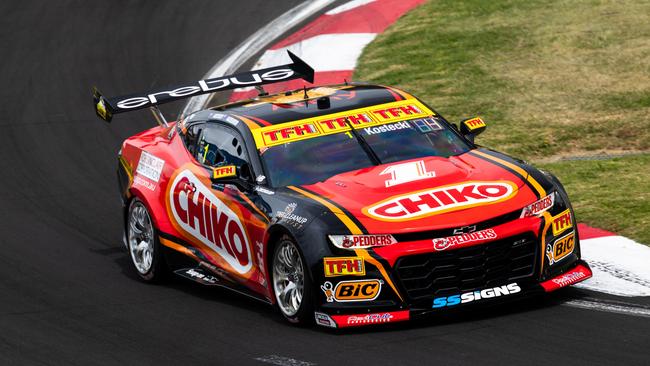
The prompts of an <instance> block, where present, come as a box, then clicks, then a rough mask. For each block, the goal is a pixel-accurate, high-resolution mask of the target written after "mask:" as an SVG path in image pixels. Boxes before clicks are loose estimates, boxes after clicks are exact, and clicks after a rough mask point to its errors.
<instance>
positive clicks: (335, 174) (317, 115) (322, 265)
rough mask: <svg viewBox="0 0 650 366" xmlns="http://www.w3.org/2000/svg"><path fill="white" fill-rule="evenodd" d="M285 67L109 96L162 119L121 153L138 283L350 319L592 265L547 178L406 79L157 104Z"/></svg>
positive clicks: (480, 300)
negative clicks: (169, 281)
mask: <svg viewBox="0 0 650 366" xmlns="http://www.w3.org/2000/svg"><path fill="white" fill-rule="evenodd" d="M290 56H291V58H292V63H290V64H287V65H281V66H277V67H273V68H267V69H263V70H256V71H251V72H245V73H240V74H236V75H228V76H224V77H221V78H215V79H206V80H200V81H198V82H196V83H191V84H186V85H180V86H175V87H172V88H167V89H160V90H155V91H150V92H145V93H139V94H132V95H127V96H123V97H116V98H105V97H104V96H102V95H101V94H100V93H99V92H98V91H96V90H95V93H94V105H95V110H96V112H97V115H98V116H100V117H101V118H102V119H104V120H106V121H110V120H111V118H112V117H113V115H114V114H117V113H121V112H127V111H131V110H136V109H141V108H152V110H153V111H154V114H155V115H156V116H157V119H158V121H159V124H160V126H158V127H155V128H152V129H149V130H147V131H144V132H142V133H139V134H137V135H135V136H133V137H130V138H128V139H127V140H126V141H124V143H123V144H122V147H121V149H120V152H119V157H118V160H119V164H118V177H119V179H118V180H119V189H120V193H121V196H122V199H123V202H124V227H125V230H124V237H125V244H126V247H127V249H128V252H129V254H130V257H131V259H132V262H133V266H134V268H135V270H136V271H137V273H138V274H139V275H140V277H141V278H142V279H143V280H145V281H151V282H153V281H159V280H161V279H163V278H164V277H165V276H166V275H167V274H168V273H172V272H173V273H175V274H177V275H180V276H183V277H185V278H188V279H190V280H193V281H196V282H199V283H201V284H204V285H208V286H224V287H228V288H231V289H234V290H236V291H238V292H241V293H244V294H247V295H249V296H252V297H254V298H256V299H259V300H261V301H264V302H267V303H269V304H274V305H276V306H277V307H278V308H279V310H280V312H281V313H282V315H283V316H284V317H285V318H286V319H287V320H289V321H291V322H294V323H302V324H306V323H312V322H314V321H315V322H316V324H319V325H323V326H328V327H350V326H361V325H368V324H378V323H389V322H397V321H403V320H408V319H411V318H414V317H418V316H423V315H426V314H430V313H438V312H443V311H445V310H447V309H451V308H461V307H470V306H478V305H481V304H491V303H495V302H498V301H505V300H509V299H517V298H520V297H522V296H525V295H527V294H536V293H543V292H550V291H553V290H556V289H559V288H561V287H564V286H568V285H571V284H574V283H576V282H579V281H582V280H585V279H587V278H589V277H591V270H590V269H589V266H588V265H587V264H586V263H585V262H584V261H582V260H581V259H580V245H579V241H578V232H577V226H576V221H575V216H574V213H573V210H572V208H571V204H570V203H569V199H568V197H567V194H566V192H565V190H564V189H563V187H562V185H561V184H560V182H559V181H558V180H557V179H556V178H555V177H554V176H553V175H551V174H550V173H548V172H544V171H541V170H538V169H535V168H533V167H532V166H530V165H528V164H527V163H525V162H523V161H521V160H518V159H514V158H512V157H510V156H507V155H505V154H502V153H499V152H496V151H494V150H491V149H488V148H484V147H480V146H478V145H476V144H475V143H474V138H475V136H476V135H478V134H480V133H481V132H483V131H484V130H485V128H486V124H485V122H484V121H483V120H482V119H481V118H478V117H476V118H471V119H467V120H464V121H461V122H460V125H459V126H457V125H455V124H452V123H450V122H448V121H447V120H445V119H444V118H443V117H442V116H441V115H440V114H439V113H437V112H436V111H434V110H433V109H432V108H430V107H429V106H427V105H426V104H425V103H424V102H422V101H421V100H419V99H417V98H416V97H414V96H412V95H411V94H409V93H407V92H404V91H402V90H399V89H396V88H391V87H386V86H378V85H366V84H342V85H332V86H320V87H312V88H304V89H300V90H293V91H287V92H284V93H281V94H275V95H265V94H264V93H262V94H261V95H260V96H259V97H257V98H255V99H250V100H245V101H241V102H236V103H230V104H225V105H222V106H219V107H215V108H211V109H207V110H203V111H198V112H195V113H192V114H190V115H186V116H181V117H180V118H179V120H178V121H176V122H174V123H167V122H166V121H165V119H164V117H163V116H162V114H161V113H159V110H158V109H157V107H156V106H157V105H158V104H161V103H165V102H169V101H172V100H176V99H179V98H185V97H190V96H194V95H198V94H202V93H213V92H216V91H221V90H229V89H234V88H237V87H250V86H256V87H258V88H261V85H264V84H268V83H273V82H280V81H286V80H290V79H296V78H302V79H305V80H307V81H310V82H311V81H313V70H312V69H311V68H310V67H309V66H308V65H307V64H306V63H304V62H303V61H302V60H300V59H299V58H298V57H296V56H295V55H290Z"/></svg>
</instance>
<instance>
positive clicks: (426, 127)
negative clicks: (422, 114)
mask: <svg viewBox="0 0 650 366" xmlns="http://www.w3.org/2000/svg"><path fill="white" fill-rule="evenodd" d="M411 122H412V123H413V124H414V125H415V127H416V128H417V129H418V130H419V131H420V132H422V133H429V132H433V131H440V130H442V127H441V126H440V123H438V121H437V120H436V119H435V118H434V117H430V118H423V119H416V120H413V121H411Z"/></svg>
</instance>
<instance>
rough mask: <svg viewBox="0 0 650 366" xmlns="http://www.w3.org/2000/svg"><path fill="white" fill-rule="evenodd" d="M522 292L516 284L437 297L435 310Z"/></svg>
mask: <svg viewBox="0 0 650 366" xmlns="http://www.w3.org/2000/svg"><path fill="white" fill-rule="evenodd" d="M518 292H521V287H519V285H518V284H517V283H516V282H513V283H510V284H507V285H503V286H499V287H492V288H486V289H483V290H476V291H471V292H465V293H463V294H458V295H452V296H443V297H436V298H435V299H433V309H437V308H444V307H448V306H456V305H459V304H466V303H469V302H472V301H479V300H484V299H492V298H495V297H500V296H508V295H512V294H516V293H518Z"/></svg>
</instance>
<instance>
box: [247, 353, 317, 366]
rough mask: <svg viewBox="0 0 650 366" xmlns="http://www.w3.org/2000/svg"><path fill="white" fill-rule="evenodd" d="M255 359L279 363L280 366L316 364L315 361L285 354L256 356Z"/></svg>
mask: <svg viewBox="0 0 650 366" xmlns="http://www.w3.org/2000/svg"><path fill="white" fill-rule="evenodd" d="M254 360H256V361H260V362H264V363H270V364H272V365H279V366H313V365H316V364H315V363H313V362H307V361H300V360H296V359H294V358H289V357H283V356H278V355H269V356H264V357H257V358H254Z"/></svg>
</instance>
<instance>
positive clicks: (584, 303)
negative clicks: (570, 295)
mask: <svg viewBox="0 0 650 366" xmlns="http://www.w3.org/2000/svg"><path fill="white" fill-rule="evenodd" d="M562 305H567V306H571V307H574V308H580V309H589V310H596V311H603V312H608V313H616V314H624V315H631V316H639V317H644V318H650V309H647V308H642V307H638V306H628V305H619V304H609V303H604V302H599V301H590V300H569V301H567V302H565V303H563V304H562Z"/></svg>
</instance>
